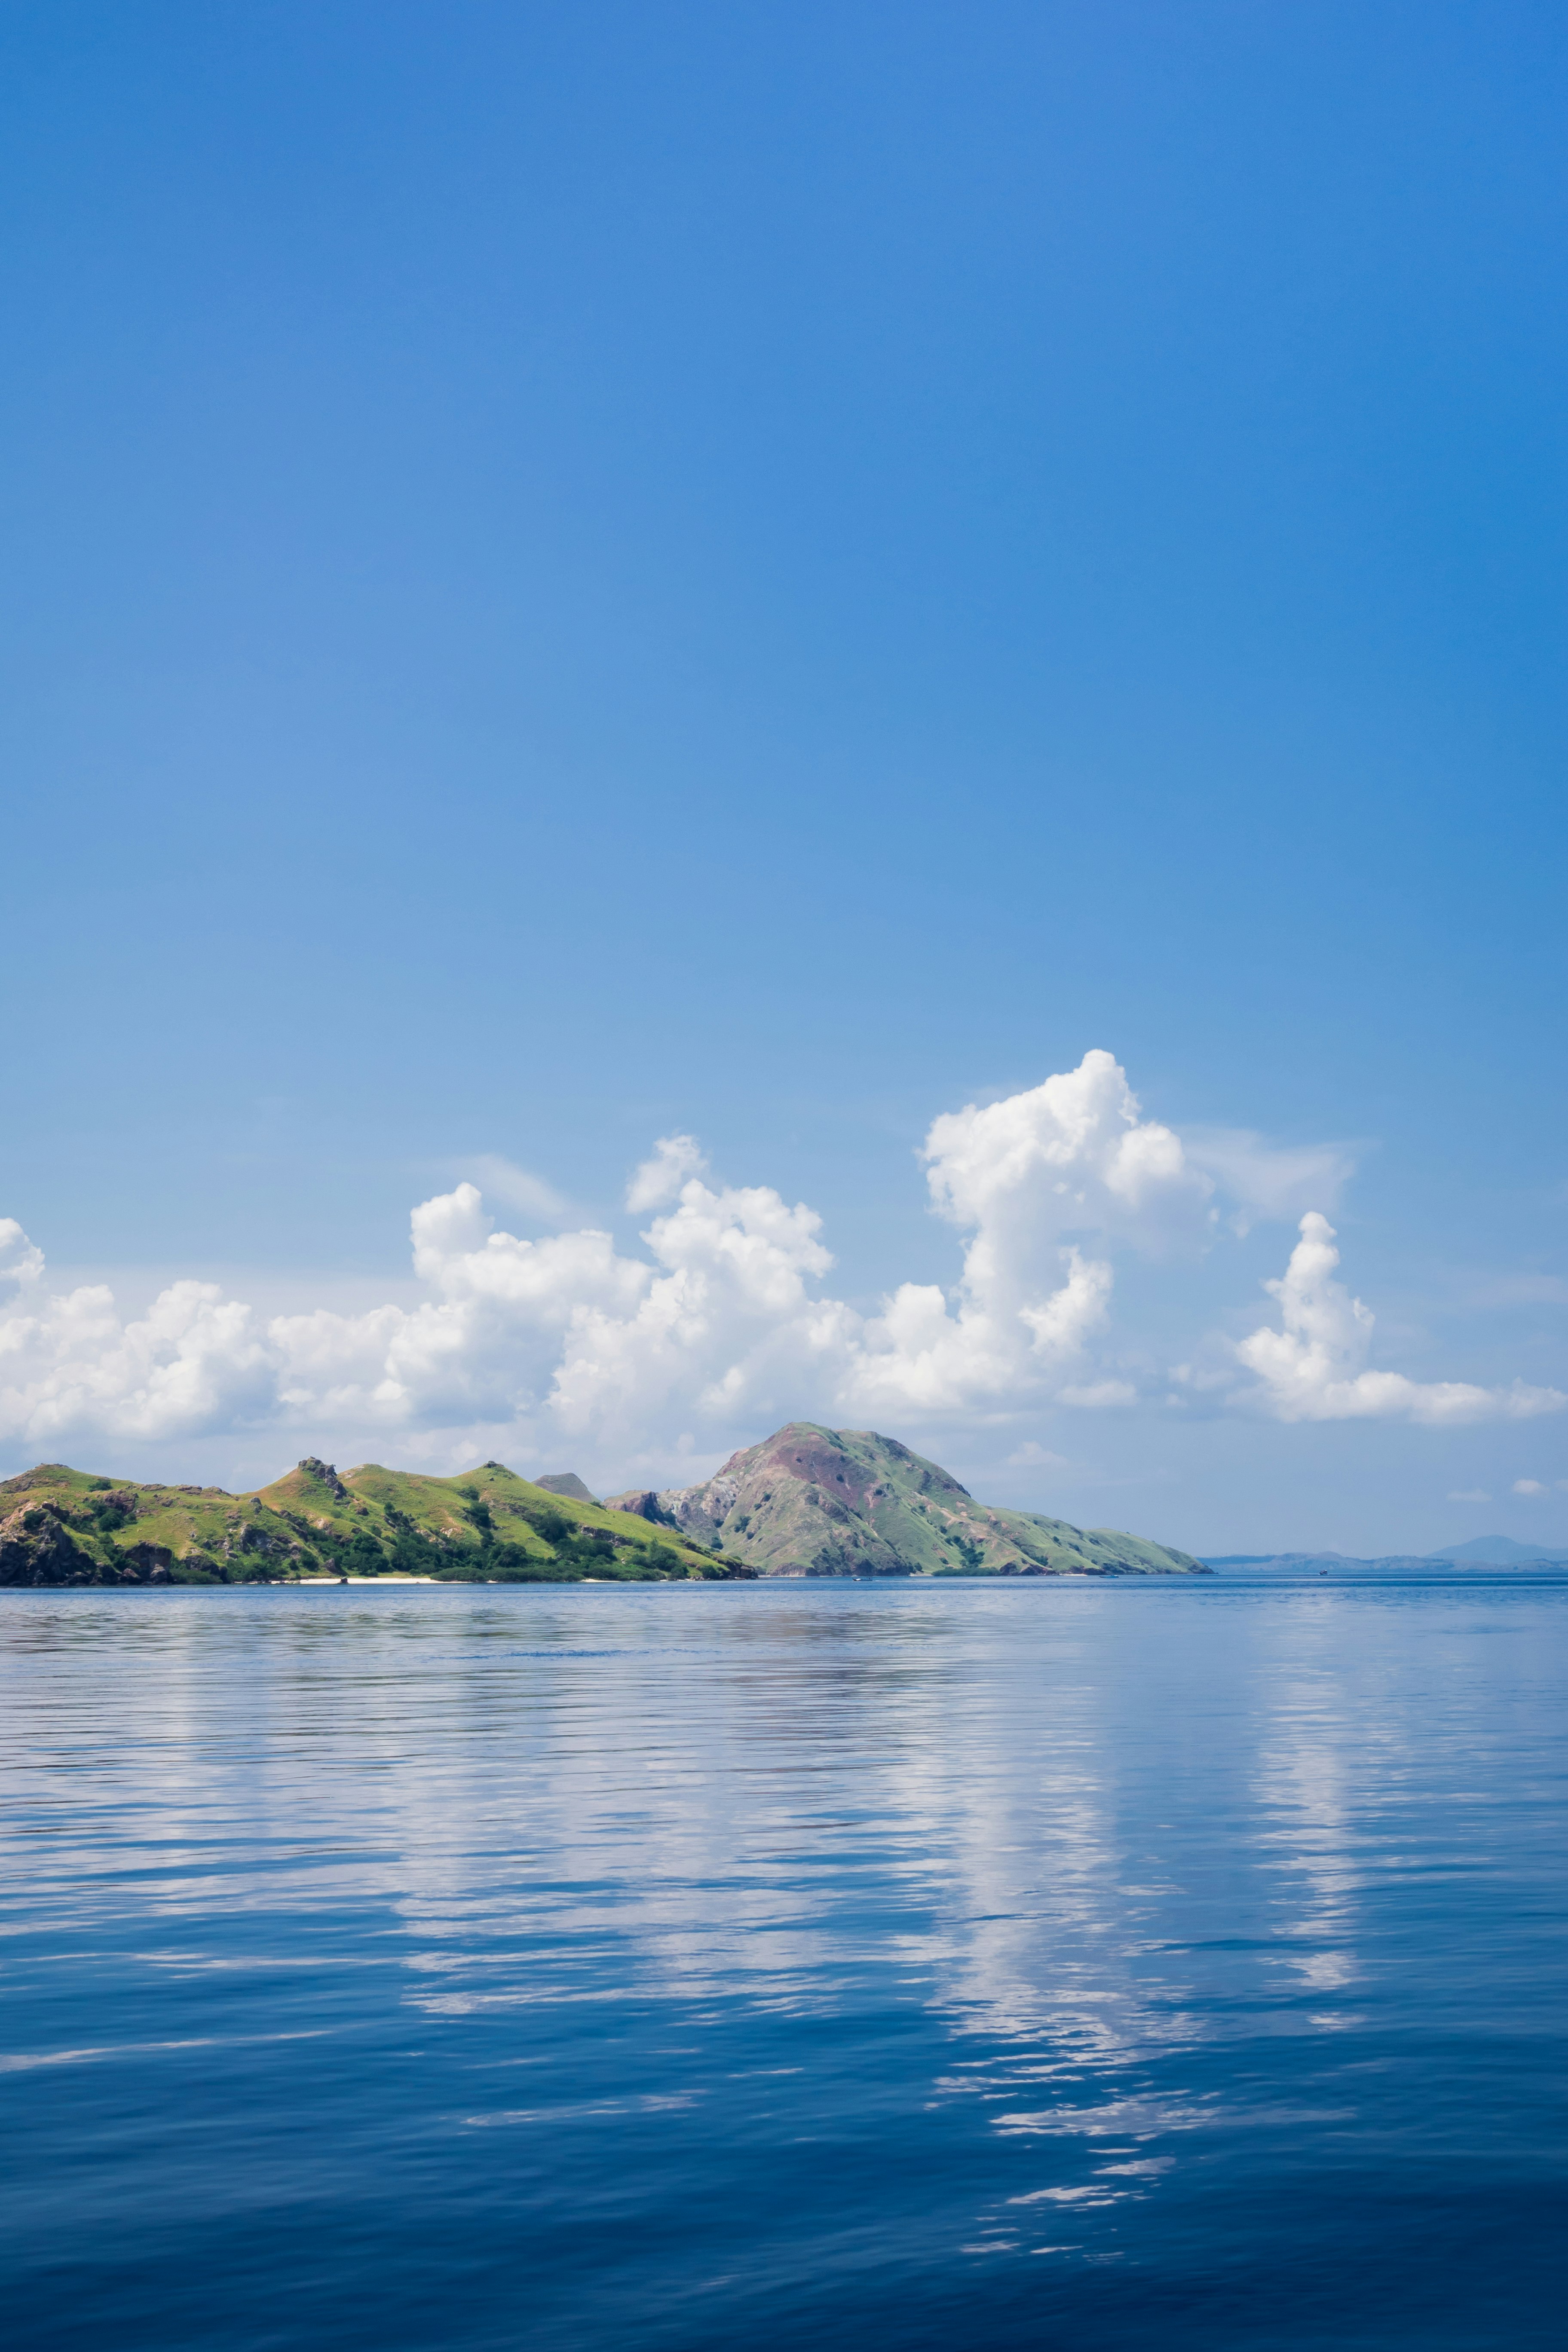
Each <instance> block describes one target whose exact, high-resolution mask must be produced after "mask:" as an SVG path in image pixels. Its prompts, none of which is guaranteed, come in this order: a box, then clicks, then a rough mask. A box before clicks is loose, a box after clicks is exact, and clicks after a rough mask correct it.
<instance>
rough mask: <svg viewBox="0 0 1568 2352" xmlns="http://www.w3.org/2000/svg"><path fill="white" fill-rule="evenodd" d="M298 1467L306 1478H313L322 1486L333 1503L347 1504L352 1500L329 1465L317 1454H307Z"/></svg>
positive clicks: (334, 1470)
mask: <svg viewBox="0 0 1568 2352" xmlns="http://www.w3.org/2000/svg"><path fill="white" fill-rule="evenodd" d="M300 1469H301V1470H302V1471H303V1472H304V1474H305V1475H306V1477H307V1478H314V1479H316V1480H317V1481H318V1482H319V1483H320V1484H321V1486H324V1487H325V1488H326V1490H327V1492H328V1494H329V1495H331V1497H332V1500H333V1501H334V1502H335V1503H349V1502H352V1501H353V1496H352V1495H351V1494H350V1493H349V1490H348V1488H347V1487H346V1486H344V1485H343V1482H342V1479H341V1478H340V1477H339V1475H338V1474H337V1471H336V1469H335V1468H334V1466H333V1465H332V1464H331V1463H330V1462H323V1461H321V1458H320V1456H319V1455H317V1454H306V1456H305V1459H304V1460H303V1462H301V1463H300Z"/></svg>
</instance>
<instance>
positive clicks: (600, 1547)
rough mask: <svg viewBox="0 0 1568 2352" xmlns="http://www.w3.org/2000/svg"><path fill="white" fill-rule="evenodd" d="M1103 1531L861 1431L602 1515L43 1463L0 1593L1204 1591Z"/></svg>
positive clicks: (371, 1468)
mask: <svg viewBox="0 0 1568 2352" xmlns="http://www.w3.org/2000/svg"><path fill="white" fill-rule="evenodd" d="M1208 1573H1209V1570H1207V1569H1205V1566H1204V1565H1203V1563H1202V1562H1201V1561H1200V1560H1197V1559H1194V1558H1193V1556H1192V1554H1191V1553H1189V1552H1184V1551H1176V1550H1173V1549H1172V1548H1171V1547H1170V1546H1169V1545H1165V1544H1157V1543H1153V1542H1152V1541H1150V1540H1149V1539H1148V1538H1146V1537H1142V1536H1132V1535H1126V1534H1123V1533H1122V1532H1121V1531H1120V1530H1119V1529H1116V1528H1078V1527H1074V1526H1073V1525H1072V1524H1071V1522H1070V1521H1068V1520H1066V1519H1054V1518H1047V1517H1045V1516H1044V1515H1042V1514H1041V1513H1039V1512H1036V1511H1019V1510H1013V1509H1009V1508H1006V1507H1003V1506H1001V1505H991V1504H985V1503H977V1502H975V1500H974V1498H973V1496H972V1495H971V1494H970V1493H969V1491H968V1489H967V1488H966V1487H964V1486H960V1485H959V1483H958V1481H957V1479H956V1478H954V1477H952V1475H951V1474H950V1473H949V1472H947V1471H945V1470H943V1469H942V1468H941V1467H940V1466H939V1465H937V1464H936V1463H934V1462H930V1461H927V1460H926V1459H925V1457H924V1456H923V1455H921V1454H914V1453H911V1452H910V1448H909V1447H908V1446H906V1445H903V1444H900V1442H899V1441H898V1439H896V1438H891V1437H883V1436H879V1434H878V1433H877V1432H876V1431H874V1430H853V1429H851V1430H834V1429H826V1428H824V1427H823V1426H822V1425H821V1424H820V1423H816V1422H800V1421H796V1422H790V1423H787V1424H786V1425H785V1426H784V1428H783V1429H780V1430H776V1431H775V1432H774V1433H773V1436H772V1437H769V1438H766V1439H764V1440H763V1443H762V1444H759V1445H752V1446H746V1447H743V1448H742V1450H741V1451H740V1452H739V1453H737V1454H731V1458H730V1460H729V1461H728V1462H727V1463H726V1464H725V1465H724V1466H723V1468H722V1469H721V1470H720V1471H719V1472H717V1473H716V1474H715V1475H714V1476H713V1477H711V1478H709V1479H705V1480H703V1481H701V1482H700V1484H698V1485H696V1486H684V1487H669V1488H662V1489H657V1490H656V1489H630V1490H628V1491H627V1492H626V1493H625V1494H621V1495H616V1496H611V1497H610V1499H609V1500H608V1501H607V1502H600V1501H599V1500H598V1499H597V1498H596V1497H595V1496H594V1495H593V1494H592V1493H591V1492H590V1491H589V1489H588V1488H587V1487H586V1486H584V1483H583V1481H582V1480H581V1479H580V1478H578V1477H576V1476H575V1475H574V1474H573V1473H571V1472H560V1473H554V1474H552V1475H548V1476H545V1477H542V1478H539V1479H529V1478H523V1477H520V1476H519V1475H518V1474H517V1472H516V1471H514V1470H509V1469H507V1468H506V1467H505V1465H503V1464H501V1463H500V1462H485V1463H482V1464H480V1465H479V1468H478V1469H475V1470H470V1471H466V1472H464V1473H463V1474H462V1475H459V1476H458V1477H454V1478H436V1477H429V1476H426V1475H423V1474H421V1473H419V1472H416V1471H411V1470H387V1469H384V1468H382V1467H381V1465H379V1464H377V1463H366V1464H364V1465H363V1466H362V1467H360V1468H358V1469H355V1470H347V1471H345V1472H344V1473H343V1474H342V1476H341V1477H340V1475H338V1472H337V1471H336V1469H335V1468H334V1467H333V1466H332V1465H331V1463H330V1462H323V1461H321V1460H319V1459H318V1458H317V1457H316V1456H315V1455H313V1454H312V1455H310V1456H308V1457H307V1458H306V1459H305V1460H304V1461H302V1462H300V1464H299V1465H297V1467H296V1468H294V1469H292V1470H290V1471H288V1472H287V1473H286V1474H285V1475H283V1476H282V1477H280V1478H276V1479H274V1480H273V1481H272V1483H271V1484H270V1485H268V1486H258V1487H256V1488H254V1489H252V1490H250V1491H248V1492H245V1493H241V1494H237V1495H234V1494H229V1493H227V1492H226V1490H225V1489H224V1488H222V1487H219V1486H168V1485H160V1484H156V1483H142V1482H140V1481H137V1480H134V1479H124V1478H110V1477H105V1476H102V1475H96V1474H94V1473H91V1472H89V1471H83V1470H73V1469H70V1468H68V1466H67V1465H65V1464H63V1463H58V1462H45V1463H40V1464H39V1465H38V1466H37V1468H36V1469H32V1470H24V1471H22V1472H21V1473H19V1474H18V1475H16V1477H12V1478H6V1479H3V1480H0V1586H5V1585H10V1586H26V1585H32V1586H38V1585H101V1586H127V1585H146V1584H215V1585H216V1584H279V1583H299V1582H310V1581H314V1582H323V1581H333V1582H341V1581H342V1580H345V1579H346V1580H350V1581H353V1582H359V1581H361V1580H366V1579H372V1578H374V1579H376V1580H388V1579H391V1580H404V1581H407V1580H417V1581H420V1582H436V1583H461V1584H474V1583H482V1584H572V1583H584V1582H595V1581H596V1582H618V1583H627V1582H629V1583H644V1584H647V1583H676V1582H690V1581H693V1580H698V1581H706V1582H714V1581H724V1580H747V1581H750V1580H754V1579H756V1578H759V1577H770V1578H771V1577H810V1576H926V1577H960V1576H963V1577H969V1576H984V1577H991V1576H1102V1577H1103V1576H1205V1575H1207V1574H1208Z"/></svg>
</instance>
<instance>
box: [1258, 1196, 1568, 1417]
mask: <svg viewBox="0 0 1568 2352" xmlns="http://www.w3.org/2000/svg"><path fill="white" fill-rule="evenodd" d="M1300 1234H1301V1238H1300V1241H1299V1242H1298V1243H1297V1244H1296V1246H1295V1248H1294V1249H1293V1250H1292V1251H1291V1253H1290V1262H1289V1265H1288V1266H1287V1267H1286V1269H1285V1272H1284V1274H1283V1275H1282V1276H1280V1277H1279V1280H1278V1281H1276V1282H1267V1283H1265V1284H1264V1288H1265V1289H1266V1290H1267V1291H1268V1293H1269V1294H1270V1296H1271V1297H1274V1298H1276V1299H1278V1300H1279V1316H1280V1321H1281V1324H1282V1325H1283V1327H1284V1328H1282V1329H1280V1330H1278V1331H1276V1330H1274V1329H1272V1328H1268V1326H1265V1327H1264V1328H1262V1329H1260V1330H1257V1331H1254V1332H1253V1333H1252V1334H1251V1336H1250V1337H1249V1338H1247V1339H1243V1340H1241V1341H1240V1342H1239V1343H1238V1345H1237V1355H1238V1356H1239V1357H1240V1359H1241V1360H1242V1362H1243V1363H1244V1364H1245V1365H1246V1366H1247V1369H1248V1370H1250V1371H1252V1372H1255V1373H1256V1374H1257V1376H1258V1391H1257V1400H1258V1402H1260V1403H1261V1404H1262V1405H1263V1406H1264V1408H1265V1409H1266V1410H1267V1411H1268V1412H1270V1413H1272V1414H1273V1415H1274V1417H1275V1418H1276V1419H1277V1420H1279V1421H1373V1420H1381V1421H1415V1422H1431V1423H1444V1424H1454V1423H1461V1422H1475V1421H1500V1420H1522V1419H1525V1418H1528V1417H1530V1416H1531V1415H1533V1414H1535V1413H1542V1412H1560V1411H1561V1409H1562V1408H1563V1405H1565V1404H1568V1396H1564V1395H1563V1392H1562V1391H1560V1390H1558V1389H1542V1388H1530V1387H1527V1386H1526V1385H1525V1383H1524V1382H1523V1381H1514V1383H1513V1385H1512V1386H1511V1387H1510V1388H1506V1389H1487V1388H1477V1387H1475V1386H1473V1385H1472V1384H1471V1383H1470V1382H1469V1381H1412V1380H1408V1379H1406V1377H1405V1374H1404V1373H1403V1372H1384V1371H1374V1370H1372V1369H1371V1368H1370V1367H1369V1365H1368V1362H1367V1359H1368V1357H1369V1356H1370V1354H1371V1352H1372V1334H1373V1314H1372V1310H1371V1309H1370V1307H1363V1305H1362V1302H1361V1300H1360V1299H1359V1298H1352V1296H1351V1294H1350V1292H1349V1291H1348V1290H1347V1289H1346V1288H1345V1286H1344V1285H1343V1283H1341V1282H1336V1281H1335V1280H1334V1270H1335V1268H1336V1267H1337V1266H1338V1265H1339V1262H1340V1254H1339V1251H1338V1250H1337V1249H1336V1248H1335V1246H1334V1242H1335V1234H1334V1228H1333V1227H1332V1225H1331V1224H1330V1223H1329V1221H1328V1219H1327V1217H1325V1216H1323V1215H1321V1213H1319V1212H1318V1211H1317V1210H1315V1209H1313V1210H1309V1211H1308V1213H1307V1214H1306V1215H1305V1216H1304V1217H1303V1218H1302V1219H1301V1223H1300Z"/></svg>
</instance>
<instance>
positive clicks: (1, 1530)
mask: <svg viewBox="0 0 1568 2352" xmlns="http://www.w3.org/2000/svg"><path fill="white" fill-rule="evenodd" d="M97 1574H98V1562H97V1560H96V1559H94V1558H93V1556H92V1554H91V1553H90V1552H89V1550H88V1549H86V1547H85V1546H84V1545H82V1544H79V1543H78V1541H77V1539H76V1538H75V1537H74V1536H73V1535H72V1534H71V1532H70V1529H69V1528H68V1527H67V1526H66V1524H65V1522H64V1520H63V1519H62V1518H61V1517H60V1514H59V1512H58V1510H56V1508H55V1507H54V1506H53V1504H51V1503H24V1504H23V1506H22V1507H21V1509H20V1510H19V1511H13V1512H12V1513H11V1515H10V1517H8V1518H5V1519H0V1584H90V1583H92V1582H93V1580H94V1579H95V1578H96V1576H97Z"/></svg>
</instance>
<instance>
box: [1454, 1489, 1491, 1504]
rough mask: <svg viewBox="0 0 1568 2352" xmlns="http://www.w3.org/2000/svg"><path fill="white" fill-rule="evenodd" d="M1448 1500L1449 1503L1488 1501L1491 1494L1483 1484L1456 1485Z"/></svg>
mask: <svg viewBox="0 0 1568 2352" xmlns="http://www.w3.org/2000/svg"><path fill="white" fill-rule="evenodd" d="M1448 1500H1449V1502H1450V1503H1489V1502H1490V1501H1491V1496H1489V1494H1488V1492H1487V1490H1486V1488H1485V1487H1484V1486H1456V1487H1455V1488H1454V1490H1453V1492H1452V1494H1451V1495H1450V1496H1448Z"/></svg>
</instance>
